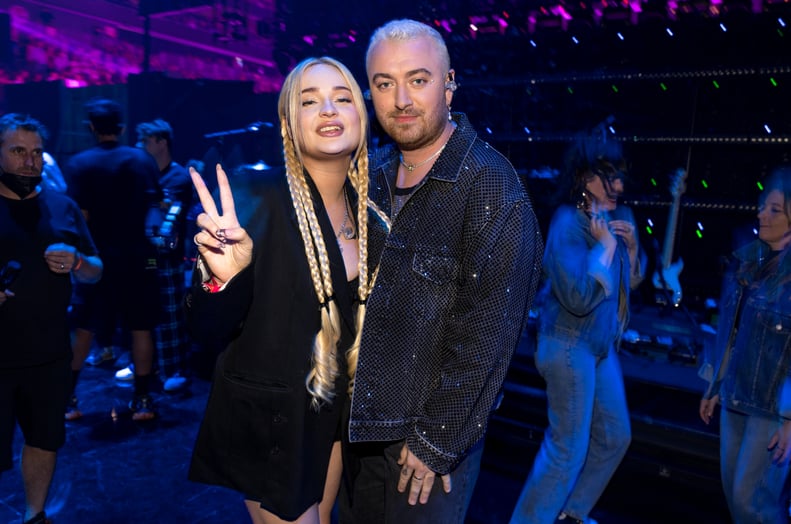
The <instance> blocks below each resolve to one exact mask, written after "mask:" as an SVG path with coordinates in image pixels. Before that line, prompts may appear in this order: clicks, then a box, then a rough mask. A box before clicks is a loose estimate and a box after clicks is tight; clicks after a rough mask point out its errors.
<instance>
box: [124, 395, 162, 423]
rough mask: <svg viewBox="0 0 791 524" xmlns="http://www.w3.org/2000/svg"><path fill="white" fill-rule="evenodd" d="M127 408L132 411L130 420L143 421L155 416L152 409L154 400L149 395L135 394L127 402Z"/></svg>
mask: <svg viewBox="0 0 791 524" xmlns="http://www.w3.org/2000/svg"><path fill="white" fill-rule="evenodd" d="M129 409H130V410H131V411H132V420H136V421H139V422H144V421H146V420H152V419H155V418H156V417H157V414H156V412H155V411H154V401H153V400H152V399H151V396H150V395H140V396H136V397H135V398H134V399H133V400H132V401H131V402H130V403H129Z"/></svg>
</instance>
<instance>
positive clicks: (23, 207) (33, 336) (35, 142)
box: [0, 113, 102, 524]
mask: <svg viewBox="0 0 791 524" xmlns="http://www.w3.org/2000/svg"><path fill="white" fill-rule="evenodd" d="M46 136H47V133H46V129H45V128H44V126H43V125H42V124H41V123H40V122H38V121H37V120H35V119H33V118H31V117H29V116H27V115H21V114H17V113H11V114H7V115H4V116H3V117H2V118H0V246H2V249H0V276H2V278H0V333H2V336H3V341H2V343H0V471H4V470H7V469H10V468H11V466H12V449H13V448H12V439H13V435H14V426H15V424H18V425H19V428H20V429H21V431H22V436H23V437H24V440H25V443H24V445H23V447H22V458H21V461H20V466H21V470H22V480H23V483H24V487H25V502H26V507H25V510H24V517H23V521H24V522H25V523H27V524H34V523H35V524H42V523H45V522H49V521H48V520H47V516H46V512H45V511H44V505H45V502H46V500H47V494H48V492H49V486H50V483H51V481H52V475H53V473H54V470H55V463H56V459H57V450H58V449H59V448H60V447H61V446H62V445H63V444H64V442H65V438H66V433H65V427H64V421H63V412H64V410H65V409H66V404H67V401H68V398H69V388H70V384H71V374H70V371H69V363H70V361H71V347H70V344H69V326H68V320H67V310H68V306H69V299H70V298H71V289H72V277H73V278H74V279H75V280H77V281H79V282H84V283H93V282H96V281H97V280H99V278H100V277H101V274H102V261H101V260H100V259H99V257H98V256H97V251H96V247H95V246H94V243H93V239H92V238H91V235H90V233H89V232H88V227H87V225H86V224H85V221H84V220H83V217H82V213H80V208H79V207H78V206H77V204H76V203H75V202H74V201H73V200H71V199H70V198H69V197H67V196H66V195H64V194H63V193H60V192H58V191H55V190H53V189H50V188H48V187H46V186H44V185H43V184H42V176H41V173H42V169H43V162H44V160H43V153H44V149H43V148H44V140H45V138H46Z"/></svg>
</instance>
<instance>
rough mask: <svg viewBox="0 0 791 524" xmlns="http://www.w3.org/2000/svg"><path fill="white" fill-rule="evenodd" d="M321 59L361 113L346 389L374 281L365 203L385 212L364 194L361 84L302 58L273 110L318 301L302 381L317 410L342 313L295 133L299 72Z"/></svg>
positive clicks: (329, 61) (328, 383)
mask: <svg viewBox="0 0 791 524" xmlns="http://www.w3.org/2000/svg"><path fill="white" fill-rule="evenodd" d="M319 64H323V65H327V66H330V67H333V68H335V69H337V70H338V72H339V73H340V74H341V76H342V77H343V78H344V80H345V81H346V82H347V83H348V85H349V87H350V88H351V91H352V99H353V103H354V106H355V108H356V109H357V113H358V114H359V116H360V127H361V129H362V133H360V142H359V144H358V146H357V148H356V150H355V152H354V154H353V155H352V156H351V158H350V159H349V169H348V171H347V177H348V179H349V181H350V183H351V185H352V187H353V188H354V190H355V191H356V192H357V195H358V199H357V212H356V219H357V237H358V242H357V243H358V260H359V262H358V267H357V269H358V272H359V279H358V281H359V284H358V286H357V299H358V300H359V305H358V307H357V313H356V318H355V327H356V334H355V341H354V343H353V344H352V346H351V347H350V348H349V349H348V350H347V351H346V362H347V369H348V374H349V379H350V386H349V387H350V389H351V384H352V383H353V379H354V371H355V369H356V367H357V353H358V350H359V345H360V334H361V332H362V326H363V319H364V317H365V302H366V300H367V298H368V295H369V294H370V293H371V289H372V288H373V281H374V279H373V276H372V275H369V274H368V273H369V272H368V206H372V207H373V209H374V210H375V211H376V212H377V214H378V215H379V216H380V217H382V218H383V219H384V218H385V215H384V213H382V212H381V211H380V210H379V209H378V208H377V207H376V206H375V205H374V204H373V203H372V202H370V201H369V200H368V144H367V136H366V130H367V129H368V112H367V110H366V108H365V103H364V101H363V95H362V91H361V90H360V86H359V85H358V84H357V82H356V81H355V80H354V76H353V75H352V74H351V72H350V71H349V70H348V69H347V68H346V66H344V65H343V64H341V63H340V62H338V61H337V60H335V59H333V58H329V57H320V58H307V59H305V60H303V61H302V62H300V63H299V64H298V65H297V66H296V67H295V68H294V69H293V70H292V71H291V72H290V73H289V74H288V76H287V77H286V79H285V81H284V82H283V88H282V89H281V91H280V97H279V99H278V104H277V112H278V118H279V119H280V134H281V136H282V138H283V156H284V159H285V166H286V177H287V179H288V187H289V191H290V193H291V200H292V203H293V204H294V210H295V211H296V215H297V222H298V224H299V231H300V235H301V237H302V242H303V244H304V247H305V256H306V257H307V261H308V266H309V268H310V276H311V279H312V281H313V287H314V289H315V291H316V296H317V297H318V299H319V304H320V305H321V328H320V329H319V332H318V333H317V334H316V337H315V340H314V343H313V356H312V367H311V370H310V372H309V373H308V375H307V377H306V378H305V386H306V388H307V390H308V392H309V393H310V394H311V396H312V397H313V398H312V400H311V407H313V408H314V409H315V410H318V409H319V408H320V407H321V405H322V404H324V403H331V402H332V401H333V399H334V398H335V391H334V386H335V382H336V380H337V378H338V376H339V375H340V370H339V369H338V359H337V351H338V341H339V340H340V337H341V316H340V312H339V310H338V305H337V304H336V301H335V292H334V290H333V285H332V277H331V274H330V262H329V256H328V254H327V246H326V244H325V240H324V237H323V235H322V234H321V227H320V226H319V221H318V218H317V217H316V211H315V209H314V206H313V199H312V197H311V192H310V188H309V186H308V184H307V180H306V178H305V171H304V168H303V164H302V152H301V149H300V143H299V139H298V137H300V136H301V129H300V127H299V126H300V124H299V122H300V119H299V111H300V107H301V100H300V94H301V93H300V84H301V81H302V76H303V74H304V73H305V71H306V70H308V69H309V68H311V67H313V66H315V65H319Z"/></svg>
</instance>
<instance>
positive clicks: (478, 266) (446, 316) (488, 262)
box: [349, 114, 542, 474]
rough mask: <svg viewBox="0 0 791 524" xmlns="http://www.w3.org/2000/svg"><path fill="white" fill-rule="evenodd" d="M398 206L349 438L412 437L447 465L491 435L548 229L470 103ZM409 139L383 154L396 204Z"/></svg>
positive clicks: (385, 186) (376, 184) (416, 447)
mask: <svg viewBox="0 0 791 524" xmlns="http://www.w3.org/2000/svg"><path fill="white" fill-rule="evenodd" d="M454 120H455V122H456V124H457V128H456V129H455V130H454V132H453V134H452V135H451V137H450V140H449V141H448V143H447V145H446V146H445V149H444V150H443V152H442V153H441V154H440V156H439V157H438V158H437V160H436V162H435V163H434V166H433V167H432V168H431V170H430V171H429V173H428V174H427V175H426V177H425V178H424V180H423V182H422V184H421V185H420V186H419V187H418V188H416V189H415V190H414V191H413V192H412V194H411V196H410V197H409V199H408V200H407V201H406V203H405V204H404V205H403V207H402V208H401V210H400V211H399V212H398V214H397V216H396V217H395V218H394V220H393V223H392V228H391V230H390V234H389V236H388V237H387V240H386V243H385V248H384V251H383V253H382V258H381V264H380V267H379V274H378V276H377V279H376V284H375V287H374V289H373V291H372V293H371V296H370V297H369V299H368V302H367V308H366V314H365V327H364V329H363V334H362V341H361V347H360V353H359V360H358V364H357V372H356V375H355V384H354V392H353V396H352V407H351V415H350V418H351V420H350V424H349V438H350V440H351V441H352V442H360V441H398V440H402V439H406V441H407V444H408V446H409V449H410V451H412V452H413V453H414V454H415V455H416V456H417V457H418V458H419V459H420V460H421V461H423V462H424V463H425V464H426V465H427V466H428V467H430V468H431V469H432V470H433V471H435V472H437V473H439V474H445V473H448V472H449V471H451V470H452V469H453V468H454V467H455V466H456V465H458V463H459V462H460V461H461V460H463V459H464V457H465V455H466V452H467V451H468V450H469V449H471V448H472V447H473V446H474V445H475V444H476V443H477V442H478V441H479V440H480V439H481V438H483V436H484V432H485V431H486V426H487V423H488V419H489V415H490V412H491V410H492V406H493V404H494V402H495V399H496V397H497V395H498V393H499V391H500V388H501V385H502V383H503V380H504V378H505V374H506V371H507V369H508V365H509V362H510V360H511V356H512V355H513V352H514V349H515V348H516V345H517V342H518V341H519V337H520V335H521V330H522V324H523V321H524V319H526V316H527V310H528V309H529V307H530V305H531V304H532V301H533V297H534V295H535V291H536V288H537V284H538V279H539V276H540V264H541V252H542V240H541V233H540V229H539V227H538V221H537V219H536V216H535V214H534V212H533V207H532V204H531V202H530V199H529V197H528V195H527V193H526V191H525V189H524V187H523V185H522V183H521V181H520V179H519V177H518V176H517V174H516V172H515V171H514V168H513V167H512V166H511V164H510V163H509V162H508V161H507V160H506V159H505V158H504V157H503V156H502V155H501V154H500V153H498V152H497V151H496V150H494V149H493V148H492V147H491V146H489V145H488V144H487V143H485V142H483V141H482V140H480V139H479V138H478V136H477V134H476V132H475V130H474V129H473V128H472V127H471V126H470V124H469V122H468V121H467V118H466V117H465V116H464V115H463V114H454ZM397 168H398V150H397V149H395V148H394V147H392V146H388V147H386V148H385V149H384V150H380V151H378V152H377V155H376V157H375V158H373V159H372V161H371V169H370V172H371V177H372V180H371V186H370V196H371V198H372V200H374V201H375V202H376V203H377V204H378V205H379V206H380V207H381V208H382V209H383V210H384V211H385V212H386V213H388V214H391V211H392V200H391V199H392V195H393V191H394V190H395V177H396V172H397Z"/></svg>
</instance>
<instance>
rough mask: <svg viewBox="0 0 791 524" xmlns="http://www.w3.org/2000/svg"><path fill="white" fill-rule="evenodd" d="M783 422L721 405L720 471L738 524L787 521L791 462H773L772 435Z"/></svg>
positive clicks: (726, 497)
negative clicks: (787, 485)
mask: <svg viewBox="0 0 791 524" xmlns="http://www.w3.org/2000/svg"><path fill="white" fill-rule="evenodd" d="M781 425H782V422H780V421H778V420H772V419H769V418H766V417H761V416H756V415H746V414H744V413H739V412H736V411H731V410H730V409H725V408H723V409H722V416H721V419H720V474H721V475H722V487H723V489H724V490H725V499H726V500H727V501H728V509H729V510H730V512H731V515H732V516H733V521H734V522H735V523H736V524H755V523H762V524H767V523H778V524H780V523H782V524H786V523H787V522H788V499H787V497H786V495H787V489H786V488H785V483H786V482H785V481H786V478H787V477H788V463H787V462H786V463H785V464H773V463H772V456H773V455H774V451H775V450H774V449H772V450H768V449H767V446H768V445H769V439H771V438H772V435H773V434H774V433H775V431H777V430H778V429H780V426H781Z"/></svg>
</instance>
